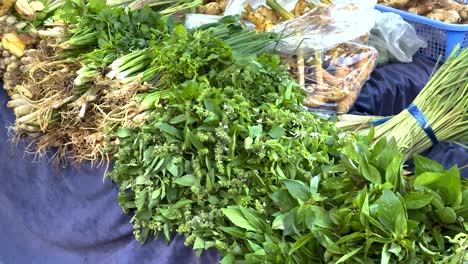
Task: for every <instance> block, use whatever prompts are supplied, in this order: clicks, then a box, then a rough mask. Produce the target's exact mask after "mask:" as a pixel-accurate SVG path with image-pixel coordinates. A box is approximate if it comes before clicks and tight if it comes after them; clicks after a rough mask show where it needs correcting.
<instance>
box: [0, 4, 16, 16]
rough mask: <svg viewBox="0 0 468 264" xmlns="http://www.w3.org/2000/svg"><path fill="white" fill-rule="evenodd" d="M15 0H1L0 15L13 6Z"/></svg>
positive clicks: (6, 12) (7, 11)
mask: <svg viewBox="0 0 468 264" xmlns="http://www.w3.org/2000/svg"><path fill="white" fill-rule="evenodd" d="M15 2H16V0H3V4H1V5H0V16H3V15H6V14H8V13H9V12H10V10H11V9H12V8H13V7H14V6H15Z"/></svg>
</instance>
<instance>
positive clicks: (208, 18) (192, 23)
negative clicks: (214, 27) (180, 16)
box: [185, 14, 223, 29]
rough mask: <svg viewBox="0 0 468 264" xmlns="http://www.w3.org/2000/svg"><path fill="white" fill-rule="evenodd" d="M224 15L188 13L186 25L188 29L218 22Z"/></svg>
mask: <svg viewBox="0 0 468 264" xmlns="http://www.w3.org/2000/svg"><path fill="white" fill-rule="evenodd" d="M221 18H223V16H215V15H205V14H187V15H186V17H185V27H186V28H188V29H192V28H197V27H199V26H202V25H205V24H209V23H214V22H218V20H220V19H221Z"/></svg>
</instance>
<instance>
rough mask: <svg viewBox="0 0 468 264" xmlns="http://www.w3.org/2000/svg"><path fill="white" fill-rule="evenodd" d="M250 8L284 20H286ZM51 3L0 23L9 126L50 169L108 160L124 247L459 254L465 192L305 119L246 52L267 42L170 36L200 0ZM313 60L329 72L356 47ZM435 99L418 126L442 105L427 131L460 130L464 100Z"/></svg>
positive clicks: (292, 94)
mask: <svg viewBox="0 0 468 264" xmlns="http://www.w3.org/2000/svg"><path fill="white" fill-rule="evenodd" d="M13 2H14V1H13ZM137 2H138V3H139V6H137V4H138V3H137ZM267 2H268V3H269V6H273V8H272V10H281V12H279V15H280V16H281V17H283V18H284V19H287V18H285V17H284V16H283V15H282V14H286V13H285V12H287V13H289V12H288V11H285V10H284V8H282V7H281V6H279V5H276V6H275V3H276V2H275V1H270V0H269V1H267ZM302 2H303V1H299V2H298V4H297V5H299V4H301V3H302ZM0 3H3V5H2V8H5V7H6V8H7V9H5V10H11V9H12V8H13V6H14V5H12V2H8V1H4V2H0ZM18 3H23V4H24V3H26V4H28V5H31V3H32V2H27V1H26V2H25V1H22V2H16V4H18ZM53 3H55V5H53ZM57 3H58V2H57V1H55V2H48V1H46V2H45V4H44V10H43V11H39V9H38V10H37V12H39V13H37V14H36V15H34V16H32V18H28V19H30V21H31V23H27V24H28V26H29V27H23V28H21V27H19V26H17V24H18V23H21V22H22V21H24V20H25V19H26V18H24V17H21V16H19V17H18V16H16V13H9V14H6V18H5V19H3V20H1V21H4V22H5V23H7V24H8V25H9V26H8V27H3V28H2V29H3V30H4V31H2V35H1V37H2V46H1V47H2V49H3V51H2V55H4V56H3V57H2V58H1V60H0V62H2V63H3V65H5V67H4V69H5V70H6V72H4V74H3V76H2V78H3V82H4V83H5V88H6V90H7V92H8V94H9V95H10V97H11V100H10V102H8V106H9V107H11V108H12V109H13V111H14V112H15V114H16V123H15V124H14V131H15V132H16V136H17V137H20V136H22V135H25V136H28V139H32V143H31V147H32V148H33V151H34V152H36V153H38V154H43V153H46V152H47V151H48V150H49V149H50V148H51V147H54V148H55V154H54V156H55V157H56V158H57V160H59V161H61V162H66V161H67V160H70V159H71V160H73V161H75V162H77V163H78V164H79V163H81V162H83V161H92V162H102V161H108V160H109V159H111V158H113V159H114V161H115V162H114V164H115V165H114V167H113V169H112V171H110V172H109V173H108V174H107V176H108V177H109V178H111V179H112V180H113V181H114V182H115V183H116V184H117V185H118V187H119V196H118V202H119V203H120V205H121V206H122V208H123V210H124V212H126V213H130V212H131V213H133V214H134V215H133V217H132V219H131V222H132V223H133V225H134V228H135V232H134V234H135V237H136V238H137V239H138V240H140V241H142V242H143V241H146V240H147V239H148V238H149V237H150V236H158V235H159V234H162V235H164V237H165V238H166V239H167V240H168V241H170V240H171V234H172V233H174V232H177V233H179V234H182V235H184V236H185V237H186V245H188V246H189V245H191V246H193V248H194V249H195V250H197V252H198V253H201V252H202V251H203V250H206V249H209V248H215V249H217V250H218V251H219V252H220V253H221V255H222V256H223V259H222V263H298V264H299V263H376V262H381V263H396V262H402V263H432V262H435V263H462V262H463V261H464V260H465V259H464V258H466V255H467V249H468V236H467V235H466V233H467V229H468V222H467V220H466V219H468V188H467V187H468V183H467V182H466V181H463V180H462V179H461V178H460V175H459V172H458V169H457V168H456V167H453V168H451V169H449V170H445V169H444V168H443V167H442V166H441V165H440V164H437V163H435V162H433V161H430V160H427V159H425V158H422V157H419V156H415V163H416V169H415V172H414V173H413V174H412V175H408V173H407V172H405V171H404V161H405V159H406V157H407V155H411V156H412V153H413V151H412V150H407V149H402V148H400V147H401V143H402V142H401V141H400V140H399V139H398V137H397V138H396V139H397V140H395V139H387V137H382V138H379V140H378V141H377V142H375V144H374V143H373V141H374V137H375V136H376V135H377V136H380V135H383V134H388V133H389V132H387V131H394V128H391V129H388V130H385V133H381V132H379V131H380V129H381V127H377V128H376V130H375V131H374V130H373V129H371V130H370V131H368V133H365V134H353V133H350V132H345V131H343V130H341V129H340V128H339V127H338V126H336V124H335V122H334V121H330V120H326V119H322V118H319V117H318V116H317V115H315V114H312V113H309V112H308V111H307V109H305V108H304V107H303V104H304V102H305V99H306V98H307V92H306V91H305V90H304V89H303V85H304V83H305V81H303V82H302V83H301V81H300V80H301V79H300V78H299V82H298V81H296V78H297V76H296V75H295V74H294V73H293V74H291V69H292V68H293V67H294V65H291V64H288V63H285V60H284V58H281V57H280V56H279V55H278V54H275V53H274V50H273V51H271V52H265V51H264V48H265V47H267V46H271V44H274V43H277V42H278V41H279V40H280V38H281V35H280V34H276V33H272V32H255V31H253V30H249V29H245V28H244V27H243V26H242V25H243V23H242V21H240V19H239V17H224V18H223V19H221V20H220V21H218V22H217V23H212V24H208V25H205V26H202V27H200V28H196V29H194V30H188V29H186V28H185V27H184V26H183V25H181V24H180V23H179V20H180V17H181V16H180V15H181V14H183V13H184V12H187V11H188V10H189V9H191V8H192V7H194V6H197V5H201V4H202V3H201V1H181V0H174V1H118V2H112V3H111V1H108V2H107V5H106V4H105V3H104V2H102V1H98V0H90V1H76V0H73V1H71V0H70V1H62V2H60V4H57ZM272 3H273V4H272ZM142 4H143V5H145V4H147V5H149V6H152V8H149V7H148V6H142ZM276 4H277V3H276ZM57 6H58V7H60V8H58V9H57ZM124 7H128V8H124ZM301 8H304V9H299V8H298V7H296V9H297V10H296V11H298V12H299V11H300V10H306V9H310V10H311V12H314V10H315V9H314V8H315V7H314V6H311V5H307V6H305V7H301ZM319 8H323V7H319ZM2 10H3V9H2ZM317 10H318V9H317ZM317 10H316V11H317ZM320 10H321V11H320V12H322V11H323V10H324V9H320ZM193 11H195V10H193ZM247 11H248V10H247ZM264 11H265V10H264ZM2 12H3V11H2ZM255 12H256V11H255ZM255 12H254V13H253V16H257V15H258V14H261V12H260V11H259V12H260V13H255ZM262 12H263V11H262ZM268 12H269V11H268ZM268 12H266V13H265V14H262V15H266V14H267V13H268ZM275 12H276V11H275ZM301 12H302V11H301ZM304 12H305V11H304ZM317 12H319V11H317ZM18 13H19V12H18ZM299 13H300V12H299ZM299 13H297V14H296V13H295V14H294V16H295V15H300V14H299ZM255 14H257V15H255ZM29 17H31V16H29ZM265 18H266V17H263V19H265ZM15 19H16V20H15ZM280 20H281V19H280ZM13 21H14V22H13ZM45 21H47V22H45ZM1 23H3V22H1ZM24 29H27V30H24ZM23 34H27V36H31V38H30V39H31V41H29V42H28V41H26V40H27V38H25V37H24V35H23ZM5 51H6V52H5ZM19 51H21V52H19ZM361 51H362V50H360V51H359V52H360V53H365V52H361ZM328 52H329V53H327V56H330V59H329V61H327V62H326V64H330V65H333V64H334V62H333V58H338V59H337V60H340V59H341V58H342V56H343V54H346V55H347V56H348V57H354V55H353V54H354V53H356V50H353V49H352V48H350V47H349V46H346V45H343V46H338V47H336V49H335V50H333V49H330V51H328ZM334 52H335V53H336V54H335V53H334ZM467 53H468V51H467V52H462V53H461V54H460V55H458V56H455V55H452V57H451V58H450V59H449V60H448V61H447V63H446V64H445V65H444V67H442V68H441V69H440V71H439V72H438V74H437V75H435V76H434V77H433V79H432V80H431V82H430V83H429V84H428V87H432V88H431V89H430V91H429V92H427V91H426V92H424V93H423V96H425V97H424V98H426V100H427V96H428V94H429V93H434V95H437V96H440V97H441V98H446V97H449V98H450V99H453V98H457V97H460V96H465V95H466V92H467V90H468V89H467V87H466V78H468V77H466V76H468V75H467V67H466V66H467V65H466V61H467V60H466V57H467ZM305 55H306V54H302V55H301V56H302V59H303V64H302V68H303V69H306V66H307V67H310V68H312V71H313V75H314V76H318V75H320V76H322V77H321V78H322V79H323V82H329V84H328V85H329V86H332V87H334V89H335V87H336V86H338V87H340V89H343V87H342V86H343V85H344V84H343V85H342V84H338V83H334V82H336V78H333V77H339V74H340V73H339V72H340V70H338V69H333V72H334V74H335V75H336V76H331V77H330V76H328V75H331V73H329V72H327V70H328V68H327V67H324V65H322V61H321V60H318V58H321V55H319V54H313V56H311V61H310V65H309V64H308V63H309V61H308V60H304V58H306V56H305ZM356 57H365V58H367V60H362V61H364V62H366V63H369V61H371V60H372V58H373V57H372V54H371V53H369V54H367V57H366V56H361V55H357V56H356ZM317 61H318V62H317ZM348 63H349V62H348ZM356 63H357V64H359V63H358V62H355V63H350V64H349V65H354V64H356ZM0 65H2V64H0ZM12 65H13V66H12ZM353 67H354V66H353ZM337 68H339V67H337ZM350 68H351V67H350ZM341 70H343V71H345V70H346V71H352V70H351V69H341ZM330 71H332V70H330ZM355 78H356V79H358V78H359V77H357V76H356V77H355ZM322 79H320V80H322ZM302 80H305V78H303V79H302ZM463 81H465V82H463ZM360 82H361V83H362V82H364V81H363V80H361V81H360ZM462 83H463V85H465V86H463V85H462ZM311 85H315V86H318V85H317V84H316V83H312V84H311ZM448 87H452V89H453V90H456V91H454V92H453V93H450V92H449V90H448ZM348 89H352V88H348ZM356 94H357V92H356ZM427 101H434V100H433V99H431V100H427ZM453 101H454V100H451V101H450V102H445V101H442V100H440V101H439V103H440V105H443V107H442V108H437V107H432V110H431V111H433V112H434V113H435V114H428V118H429V119H430V121H431V122H433V119H434V118H435V119H436V120H439V117H440V113H442V112H443V111H444V109H445V110H447V109H449V110H450V111H452V112H448V113H449V114H448V115H447V116H448V117H450V118H452V117H453V118H455V119H454V120H455V121H452V122H453V123H450V121H447V120H452V119H440V120H441V121H440V127H442V125H444V124H448V125H449V126H450V127H451V128H452V129H453V128H457V130H455V133H456V134H457V135H461V134H463V135H465V134H466V133H465V132H466V131H465V130H464V129H463V126H464V124H465V123H464V121H465V120H464V118H465V115H464V113H465V112H466V110H463V109H466V106H465V104H463V105H461V106H460V105H457V104H453V103H452V102H453ZM465 101H466V100H465ZM463 102H464V101H463ZM415 104H417V105H418V106H419V107H421V109H422V110H423V111H426V110H427V109H426V107H427V108H429V107H428V106H427V105H426V104H424V102H420V101H418V100H416V101H415ZM425 106H426V107H425ZM444 107H445V108H444ZM463 107H464V108H463ZM464 111H465V112H464ZM459 116H461V117H459ZM396 118H399V119H398V120H399V122H401V123H403V124H405V125H408V126H409V125H410V121H407V120H406V118H407V117H396ZM460 118H461V119H460ZM448 122H449V123H448ZM388 124H393V123H392V122H389V123H388ZM433 126H434V129H435V130H436V132H437V131H439V130H438V127H439V126H436V124H433ZM458 126H460V127H458ZM411 129H412V131H417V129H419V128H418V127H416V126H412V128H411ZM391 135H392V136H393V134H391ZM452 135H453V134H450V137H447V138H443V137H442V135H441V139H453V137H452ZM420 136H421V135H419V134H418V137H420ZM418 150H419V148H418Z"/></svg>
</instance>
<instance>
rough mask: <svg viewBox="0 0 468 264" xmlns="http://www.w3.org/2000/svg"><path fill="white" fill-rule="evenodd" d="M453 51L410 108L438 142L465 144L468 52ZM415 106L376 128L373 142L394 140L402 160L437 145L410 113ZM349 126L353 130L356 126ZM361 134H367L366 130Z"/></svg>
mask: <svg viewBox="0 0 468 264" xmlns="http://www.w3.org/2000/svg"><path fill="white" fill-rule="evenodd" d="M455 52H456V51H454V53H452V54H451V56H450V57H449V58H448V59H447V61H446V62H445V63H444V64H443V65H442V66H441V67H440V69H439V70H438V71H437V73H435V74H434V75H433V76H432V77H431V78H430V80H429V82H428V83H427V85H426V86H425V87H424V89H423V90H422V91H421V92H420V93H419V95H418V96H417V97H416V99H415V100H414V101H413V105H414V106H415V107H417V108H418V109H419V110H420V112H421V113H422V114H423V115H424V117H425V119H427V125H426V127H425V129H427V128H429V126H430V127H431V129H432V130H433V132H434V134H435V137H436V138H437V140H438V141H440V142H443V141H460V142H468V49H464V50H462V51H460V54H459V55H455ZM414 106H413V107H412V109H410V110H409V108H408V109H406V110H404V111H403V112H401V113H400V114H398V115H396V116H394V117H392V118H391V119H389V120H388V121H386V122H385V123H384V124H382V125H378V126H376V127H375V141H378V140H379V139H381V138H383V137H385V138H387V139H389V138H395V140H396V141H397V143H398V146H399V147H400V150H401V151H403V152H404V153H405V159H410V158H411V157H412V156H413V154H415V153H421V152H423V151H424V150H426V149H428V148H429V147H431V146H432V145H433V144H435V143H436V142H434V141H435V140H431V138H430V137H429V136H428V134H427V133H426V132H425V131H424V130H423V128H421V126H420V124H419V123H418V121H417V120H416V119H415V117H414V116H413V115H412V114H411V113H410V112H409V111H416V112H417V109H416V108H415V107H414ZM416 115H417V116H421V114H416ZM363 118H364V119H368V118H369V117H363ZM368 121H369V120H364V121H363V122H362V123H363V126H364V127H368ZM358 123H359V122H358ZM349 124H350V123H349V122H344V123H343V122H342V123H338V126H340V127H346V126H348V125H349ZM351 127H356V124H354V125H351ZM361 131H362V132H363V133H368V131H369V129H368V128H366V129H363V130H361ZM429 133H430V132H429Z"/></svg>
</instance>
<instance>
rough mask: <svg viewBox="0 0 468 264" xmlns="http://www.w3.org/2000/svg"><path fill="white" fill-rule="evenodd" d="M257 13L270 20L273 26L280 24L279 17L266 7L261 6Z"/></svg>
mask: <svg viewBox="0 0 468 264" xmlns="http://www.w3.org/2000/svg"><path fill="white" fill-rule="evenodd" d="M257 12H258V13H259V14H261V15H262V16H264V17H265V18H266V19H268V20H270V21H271V23H273V24H277V23H278V22H279V21H278V16H277V15H276V13H275V12H274V11H273V10H271V9H270V8H268V7H266V6H263V5H262V6H260V7H259V8H258V9H257Z"/></svg>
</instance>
